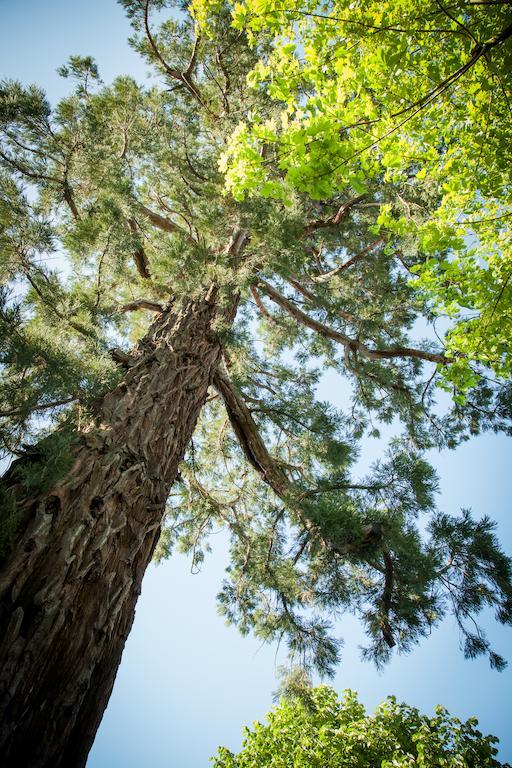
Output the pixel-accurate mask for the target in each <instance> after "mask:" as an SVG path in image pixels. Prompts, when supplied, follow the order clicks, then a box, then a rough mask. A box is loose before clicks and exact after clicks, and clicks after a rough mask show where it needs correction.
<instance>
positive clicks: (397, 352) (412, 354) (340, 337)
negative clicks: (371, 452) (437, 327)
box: [257, 277, 453, 365]
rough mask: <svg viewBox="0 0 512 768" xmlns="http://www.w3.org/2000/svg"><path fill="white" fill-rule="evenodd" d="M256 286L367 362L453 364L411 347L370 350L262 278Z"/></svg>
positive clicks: (325, 335) (287, 310)
mask: <svg viewBox="0 0 512 768" xmlns="http://www.w3.org/2000/svg"><path fill="white" fill-rule="evenodd" d="M257 285H258V286H259V287H260V288H261V289H262V290H263V291H264V292H265V293H266V294H267V296H269V298H270V299H272V301H273V302H274V303H275V304H277V305H278V306H280V307H281V308H282V309H284V310H285V311H286V312H288V314H290V315H291V316H292V317H293V318H295V320H297V321H298V322H299V323H301V324H302V325H304V326H306V328H310V329H311V330H312V331H315V332H316V333H318V334H320V335H321V336H324V337H325V338H327V339H332V340H333V341H337V342H338V343H339V344H342V345H343V346H344V347H345V349H347V350H348V351H350V352H352V353H353V354H358V355H360V356H361V357H364V358H366V359H368V360H390V359H392V358H395V357H398V358H416V359H418V360H426V361H428V362H431V363H437V364H438V365H448V364H449V363H451V362H453V359H452V358H449V357H446V356H445V355H441V354H437V353H435V352H426V351H425V350H422V349H415V348H413V347H402V346H396V347H386V348H384V349H382V348H381V349H371V348H370V347H367V346H366V345H365V344H363V343H362V342H360V341H358V340H357V339H351V338H350V336H347V335H346V334H345V333H342V332H341V331H336V330H334V328H331V327H330V326H328V325H325V324H324V323H321V322H319V321H318V320H315V319H314V318H312V317H310V315H308V314H307V313H306V312H303V311H302V310H301V309H299V307H297V306H296V305H295V304H294V303H293V302H292V301H290V300H289V299H287V298H286V297H285V296H283V294H282V293H279V291H277V290H276V289H275V288H274V287H273V286H272V285H270V283H267V281H266V280H264V279H263V278H261V277H260V278H258V282H257Z"/></svg>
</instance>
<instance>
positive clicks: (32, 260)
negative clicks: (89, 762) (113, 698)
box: [0, 0, 512, 767]
mask: <svg viewBox="0 0 512 768" xmlns="http://www.w3.org/2000/svg"><path fill="white" fill-rule="evenodd" d="M123 5H124V7H125V9H126V12H127V14H128V15H129V17H130V18H131V21H132V24H133V28H134V36H133V39H132V41H131V42H132V45H133V46H134V47H135V48H136V49H137V50H138V51H139V53H140V54H141V55H142V56H143V57H144V58H145V59H146V60H147V62H148V64H149V65H150V66H151V69H152V72H153V78H152V80H151V81H150V84H149V85H147V86H142V85H140V84H138V83H136V82H135V81H134V80H133V79H132V78H130V77H129V76H125V77H122V78H118V79H117V80H116V81H115V82H114V83H112V84H107V85H105V84H103V83H102V82H101V79H100V74H99V72H98V68H97V66H96V63H95V62H94V61H93V60H91V59H90V58H80V57H72V58H71V59H70V61H69V63H68V64H67V65H66V66H64V67H62V69H61V74H62V75H63V76H64V77H66V78H69V79H70V81H72V83H73V84H72V85H70V94H69V96H68V97H66V98H65V99H63V100H62V101H61V102H60V103H59V104H58V105H56V106H54V107H52V106H50V105H49V104H48V102H47V100H46V98H45V96H44V94H43V93H42V92H41V91H40V90H39V89H38V88H37V87H35V86H30V87H27V86H24V85H21V84H19V83H14V82H9V83H3V84H2V86H1V92H0V134H1V136H0V138H1V144H0V164H1V165H0V220H1V224H2V229H1V235H0V246H1V247H0V269H1V272H2V281H3V285H4V288H3V292H2V295H1V305H0V338H1V363H2V369H1V380H0V439H1V441H2V449H3V451H4V454H5V455H6V456H10V457H14V461H13V462H12V464H11V465H10V467H9V469H8V470H7V471H6V473H5V475H4V477H3V478H2V481H1V484H0V500H1V521H0V522H1V529H0V530H1V534H0V535H1V557H2V564H1V566H0V588H1V592H0V621H1V622H2V628H3V632H4V634H3V636H4V637H6V638H7V640H6V641H5V643H4V645H3V647H2V653H3V654H4V656H3V657H2V659H1V660H0V666H1V668H2V670H3V672H2V674H1V675H0V711H1V712H2V713H3V716H2V722H3V725H2V728H1V729H0V734H1V740H2V744H4V745H5V747H4V750H5V754H6V755H7V758H6V762H5V764H6V765H20V764H22V762H23V760H25V761H26V759H28V758H27V755H28V754H29V753H28V752H27V751H26V750H29V749H30V747H29V746H28V744H27V739H26V738H25V732H24V730H23V728H24V727H25V726H22V725H20V723H21V721H22V720H23V718H22V717H21V713H24V712H26V711H27V710H28V711H29V712H31V718H32V719H30V718H28V719H27V722H26V727H27V728H28V729H29V731H28V732H30V730H31V739H32V741H34V734H37V735H38V739H39V740H37V739H36V742H37V743H38V749H39V751H38V755H37V758H36V756H35V755H31V756H30V759H31V760H33V762H32V763H31V764H33V765H34V766H36V765H37V766H49V765H52V766H60V765H62V766H64V765H65V766H67V767H69V766H75V765H76V766H81V765H83V764H84V763H85V759H86V756H87V751H88V749H89V748H90V745H91V743H92V739H93V738H94V733H95V730H96V728H97V725H98V723H99V720H100V719H101V715H102V712H103V709H104V707H105V706H106V703H107V701H108V696H109V694H110V691H111V688H112V684H113V680H114V677H115V672H116V669H117V665H118V663H119V660H120V656H121V653H122V648H123V645H124V641H125V639H126V635H127V633H128V631H129V628H130V626H131V622H132V620H133V613H134V607H135V602H136V599H137V596H138V591H139V589H140V580H141V578H142V575H143V573H144V569H145V567H146V566H147V564H148V562H149V560H150V558H151V556H152V554H153V551H154V548H155V545H156V541H157V540H158V537H159V534H160V528H161V526H162V523H164V527H163V534H162V536H161V539H160V544H159V550H158V556H159V557H163V556H166V555H168V554H170V553H171V551H172V548H173V546H175V545H178V546H179V547H180V548H182V549H184V550H186V551H190V552H191V553H192V558H193V563H194V566H198V565H199V564H200V562H201V560H202V558H203V557H204V553H205V551H207V549H208V536H209V533H210V532H211V531H212V530H213V529H218V528H219V527H226V528H227V529H228V530H229V532H230V535H231V542H232V546H231V562H230V565H229V567H228V573H227V578H226V581H225V583H224V585H223V587H222V590H221V593H220V606H221V609H222V611H223V613H224V614H225V616H226V617H227V619H228V620H229V621H231V622H233V623H235V624H237V625H238V627H239V628H240V630H241V631H242V632H249V631H253V632H255V633H256V634H257V635H259V636H260V637H262V638H264V639H265V640H272V639H281V638H284V639H285V640H286V642H287V643H288V645H289V647H290V650H291V652H292V654H293V655H295V656H296V657H297V658H300V659H301V660H302V661H303V662H304V663H306V664H314V665H316V667H317V668H318V669H319V670H320V671H321V672H322V673H330V672H331V671H332V670H333V667H334V665H335V664H336V662H337V660H338V655H339V648H340V639H339V638H336V637H334V636H333V635H332V631H331V628H330V620H331V618H332V616H334V615H337V614H339V613H340V612H343V611H350V612H355V613H356V614H357V615H358V616H359V617H360V619H361V621H362V622H363V624H364V626H365V629H366V632H367V635H368V646H367V649H366V650H365V655H366V656H367V657H368V658H371V659H373V660H374V661H375V662H376V663H377V664H382V663H384V662H385V661H386V660H387V659H388V658H389V656H390V654H391V652H392V650H393V649H394V648H396V649H397V650H399V651H407V650H409V649H410V648H411V647H412V646H413V645H414V644H415V643H416V642H418V640H419V639H420V638H422V637H423V636H425V635H426V634H428V633H430V631H431V629H432V627H433V626H434V625H436V624H437V623H438V622H439V621H440V620H441V619H442V617H443V616H444V615H445V614H447V613H453V614H454V615H455V617H456V620H457V622H458V624H459V627H460V629H461V635H462V638H463V645H464V652H465V654H466V656H469V657H472V656H475V655H477V654H479V653H486V654H488V656H489V659H490V662H491V665H492V666H494V667H497V668H501V667H503V665H504V663H505V662H504V660H503V659H502V658H501V656H499V655H498V654H497V653H496V652H495V651H494V650H492V649H491V647H490V645H489V642H488V640H487V638H486V637H485V635H484V634H483V632H482V630H481V629H480V628H479V627H478V625H477V624H476V621H475V619H476V617H477V615H478V613H479V612H480V611H481V609H482V608H484V607H489V606H490V607H491V608H493V609H494V610H495V612H496V617H497V619H498V620H499V621H500V622H502V623H510V621H511V619H512V586H511V576H512V567H511V562H510V560H509V559H508V558H507V557H506V556H505V555H504V554H503V552H502V551H501V549H500V547H499V544H498V542H497V540H496V537H495V534H494V531H493V528H494V527H493V524H492V522H491V521H490V520H489V519H488V518H487V517H485V518H483V519H481V520H478V519H475V518H473V517H472V515H471V514H470V513H469V512H463V513H462V514H461V515H457V513H456V511H454V510H450V511H449V514H440V513H439V512H437V511H436V508H435V496H436V488H437V480H436V475H435V471H434V469H433V468H432V467H431V466H430V465H429V464H428V462H427V461H426V460H425V457H424V452H425V450H426V449H430V448H433V447H450V448H453V447H455V446H456V445H457V444H458V443H460V442H461V441H462V440H465V439H467V438H468V437H469V436H470V435H472V434H478V433H479V432H480V431H482V430H485V429H493V430H505V431H507V432H509V431H510V416H511V411H512V392H511V388H510V385H509V384H508V383H507V381H506V380H505V378H503V377H502V378H498V379H496V378H492V377H491V376H489V375H487V374H488V373H489V365H487V363H488V360H487V359H486V358H485V357H482V359H480V358H478V359H472V360H471V366H472V367H471V376H470V377H469V378H468V377H467V376H466V377H465V378H464V379H463V380H462V379H461V376H460V375H457V376H454V377H452V378H450V375H449V371H450V370H451V368H452V367H453V366H457V364H458V362H459V361H460V360H464V361H466V360H467V359H468V358H467V357H464V354H465V353H464V350H463V349H461V350H459V351H457V350H454V348H453V344H452V343H451V342H450V345H451V346H450V348H449V349H448V350H447V349H446V348H445V341H444V340H443V338H442V337H439V338H435V340H434V341H432V339H428V338H427V339H425V340H422V339H420V338H418V337H419V336H420V335H421V334H419V333H418V330H417V328H418V327H423V326H425V328H426V330H425V333H427V332H428V328H427V327H426V322H429V321H431V320H432V304H431V302H430V300H429V298H428V296H426V295H425V293H424V292H423V293H422V292H418V291H417V290H415V287H414V284H413V282H412V281H411V273H414V272H415V270H416V267H420V268H422V267H423V265H424V264H425V251H424V249H423V246H424V244H422V239H421V237H420V236H419V235H418V227H417V224H418V222H419V221H420V222H428V221H429V220H430V217H431V216H432V215H433V213H435V215H436V216H437V215H438V214H439V200H440V196H442V187H441V181H440V180H439V179H438V178H436V177H433V178H428V179H425V178H424V175H422V174H419V173H416V174H412V175H411V174H409V175H408V174H407V173H391V174H390V173H389V172H388V171H387V170H386V169H380V170H378V169H377V170H375V169H374V172H372V173H371V174H369V175H368V178H366V179H365V180H364V185H363V184H362V183H361V180H360V178H359V176H358V175H357V174H356V175H353V176H350V177H349V178H348V179H347V181H346V183H343V184H337V183H336V180H335V179H334V180H332V183H330V184H329V185H327V186H326V187H325V189H324V188H323V189H322V194H314V195H311V190H309V189H307V188H304V187H301V186H300V185H296V186H294V185H290V184H288V185H287V189H286V195H276V194H274V191H275V187H272V188H271V189H261V190H259V193H258V194H256V195H254V194H253V195H252V196H251V197H247V196H244V194H242V193H240V194H239V193H237V192H236V191H235V194H234V195H233V194H232V193H231V191H232V190H231V191H230V186H229V185H230V184H231V182H230V181H229V178H230V177H229V176H228V182H229V184H228V188H226V175H225V164H224V165H223V162H224V161H223V160H222V158H223V156H224V155H225V152H226V147H231V149H232V147H233V146H234V145H233V136H236V135H237V131H238V132H240V131H239V125H240V122H241V121H247V122H250V121H252V120H254V116H256V115H257V116H258V119H260V120H262V121H263V122H264V123H265V121H272V120H277V119H278V118H279V119H281V117H280V116H281V112H282V104H281V102H280V99H281V96H280V94H278V93H270V94H268V93H267V92H266V91H265V90H264V89H261V88H249V87H248V84H247V78H248V75H249V73H251V72H252V71H254V67H255V66H256V65H257V63H258V61H259V60H260V57H261V56H264V55H267V53H268V51H269V49H270V48H269V46H270V45H271V43H270V42H269V40H266V39H265V38H263V39H260V40H258V42H257V44H255V43H254V40H253V39H251V40H248V38H247V35H246V33H245V32H244V30H243V29H237V28H236V27H235V26H233V23H232V17H231V11H230V8H229V7H227V6H224V5H221V4H219V5H216V6H215V8H214V9H213V11H212V12H210V11H208V16H207V19H206V20H204V19H203V20H202V21H201V24H199V23H198V21H197V20H196V19H197V16H198V12H197V10H195V14H196V19H194V18H193V17H192V16H191V15H190V14H189V13H188V11H187V10H186V9H184V8H182V7H180V6H179V5H178V6H176V5H175V4H173V3H166V2H162V1H161V0H125V1H124V2H123ZM239 26H240V25H239ZM432 130H433V131H434V130H435V129H434V128H432ZM270 143H271V142H270V139H269V144H270ZM239 146H240V152H241V153H243V152H246V153H249V154H251V153H253V154H254V151H256V154H257V157H258V162H259V161H260V160H261V162H262V163H265V164H268V166H269V167H270V168H271V169H272V174H273V175H274V176H275V177H276V178H278V179H281V178H282V177H283V175H284V171H285V169H284V168H283V164H282V162H281V160H280V158H279V154H278V153H277V154H276V153H275V152H274V151H273V150H272V148H271V147H267V144H266V140H265V141H263V144H262V145H261V146H258V147H257V150H254V147H252V148H251V147H249V146H248V145H247V144H244V142H243V141H242V140H240V145H239ZM230 151H231V150H230ZM273 183H274V182H273ZM276 183H277V182H276ZM279 183H280V182H279ZM242 191H243V190H242ZM397 206H398V207H400V206H405V208H406V209H407V210H412V211H414V221H415V224H414V226H413V225H410V226H409V224H408V223H407V221H406V220H405V219H404V221H403V222H402V224H401V226H400V227H396V226H395V224H394V223H393V222H391V220H388V219H384V218H383V214H382V211H383V210H396V209H397ZM498 293H499V292H498ZM499 298H500V296H499V295H497V296H496V298H495V301H496V302H498V299H499ZM418 321H421V322H418ZM430 335H431V336H432V334H430ZM486 360H487V362H486ZM465 365H466V362H464V366H465ZM486 365H487V367H486ZM491 367H492V366H491ZM459 368H460V366H459ZM328 369H330V370H332V371H333V372H334V373H335V374H336V375H337V376H338V377H339V378H338V380H339V381H340V382H343V389H344V391H345V392H346V396H345V405H344V407H343V409H336V408H334V407H333V406H332V405H331V404H329V403H326V402H323V401H321V400H320V399H319V398H318V396H317V388H318V384H319V381H320V379H321V376H322V373H323V372H324V371H325V370H328ZM464 370H466V368H464ZM447 372H448V373H447ZM439 381H441V382H444V386H445V387H446V386H448V387H449V388H450V390H451V394H452V395H453V398H452V399H451V400H450V401H449V403H448V405H446V406H445V407H444V410H443V409H442V408H440V407H438V406H436V402H435V401H436V391H437V390H436V384H437V383H438V382H439ZM446 382H449V384H448V385H447V383H446ZM340 386H341V384H340ZM444 399H445V400H446V398H444ZM391 423H393V430H394V433H395V437H394V438H393V439H392V440H390V441H389V445H387V446H386V445H382V442H383V441H381V443H380V444H379V452H380V457H379V458H378V459H376V460H375V461H374V462H373V465H372V467H371V469H370V470H369V471H368V472H367V473H366V474H364V476H362V477H361V476H358V473H357V472H356V471H355V469H354V464H355V461H356V458H357V456H358V453H359V450H360V444H361V441H362V440H363V439H364V438H367V437H371V438H373V439H374V440H376V439H378V438H379V427H380V425H381V424H384V425H386V424H391ZM374 444H375V443H374ZM185 452H186V455H185ZM183 459H184V460H183ZM182 460H183V461H182ZM180 462H181V465H180ZM179 465H180V469H179V473H178V466H179ZM164 516H165V521H164ZM31 664H32V666H30V665H31ZM63 680H65V684H64V683H63V682H62V681H63ZM57 691H59V695H57V693H56V692H57ZM15 723H16V727H15V726H14V724H15ZM13 733H14V734H15V735H14V736H13ZM9 760H10V762H9Z"/></svg>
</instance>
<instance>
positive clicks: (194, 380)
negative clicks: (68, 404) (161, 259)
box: [0, 289, 234, 768]
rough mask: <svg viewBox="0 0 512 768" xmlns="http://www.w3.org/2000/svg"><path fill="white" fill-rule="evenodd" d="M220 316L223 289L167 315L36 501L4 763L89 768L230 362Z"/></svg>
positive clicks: (11, 671)
mask: <svg viewBox="0 0 512 768" xmlns="http://www.w3.org/2000/svg"><path fill="white" fill-rule="evenodd" d="M215 313H216V307H215V292H214V290H213V289H211V290H210V291H209V292H208V293H206V294H205V296H204V297H203V298H202V299H201V300H197V301H187V302H185V303H184V304H183V305H182V306H181V308H180V309H177V310H173V311H168V312H163V313H162V314H161V315H160V316H159V317H158V318H157V319H156V321H155V322H154V323H153V325H152V326H151V328H150V330H149V332H148V334H147V335H146V337H145V338H144V340H143V341H142V342H141V343H140V344H139V347H138V350H137V352H136V354H135V356H134V361H133V365H132V366H131V368H130V369H129V370H128V372H127V374H126V377H125V380H124V382H123V383H122V384H121V385H120V386H118V387H117V388H116V389H115V390H113V391H112V392H110V393H109V394H108V395H107V396H106V397H105V398H104V399H103V401H102V403H101V405H100V407H99V409H98V412H97V416H96V418H95V419H94V422H93V423H92V424H90V425H89V427H88V429H87V430H84V432H82V434H81V435H80V438H79V441H78V443H77V446H76V447H75V448H74V449H73V456H72V458H73V467H72V469H71V471H70V472H69V473H68V474H67V476H66V477H65V478H63V479H62V480H61V481H59V482H58V483H57V484H55V485H54V487H53V488H52V489H51V491H50V492H49V493H47V494H46V495H45V496H44V497H39V498H36V499H31V500H27V501H26V502H25V504H24V510H23V512H24V519H26V520H27V523H26V524H25V527H24V529H23V531H22V533H21V534H20V538H19V540H18V542H17V546H16V548H15V550H14V551H13V552H12V553H11V555H10V556H9V557H8V559H7V560H6V562H5V563H4V565H3V567H2V569H1V570H0V764H1V765H2V767H3V768H14V767H16V768H82V766H84V765H85V762H86V760H87V755H88V752H89V750H90V748H91V746H92V742H93V740H94V737H95V734H96V730H97V728H98V726H99V723H100V721H101V718H102V715H103V712H104V710H105V707H106V705H107V702H108V699H109V696H110V693H111V690H112V687H113V684H114V679H115V676H116V672H117V668H118V666H119V662H120V659H121V654H122V651H123V647H124V644H125V641H126V638H127V635H128V633H129V631H130V628H131V625H132V622H133V618H134V612H135V603H136V601H137V598H138V596H139V593H140V588H141V581H142V577H143V575H144V571H145V569H146V567H147V565H148V563H149V562H150V559H151V556H152V553H153V550H154V547H155V545H156V542H157V540H158V537H159V534H160V525H161V521H162V516H163V513H164V508H165V502H166V499H167V496H168V493H169V489H170V486H171V484H172V482H173V481H174V479H175V478H176V474H177V471H178V465H179V462H180V461H181V459H182V458H183V454H184V452H185V449H186V447H187V445H188V443H189V441H190V439H191V437H192V433H193V430H194V427H195V425H196V421H197V417H198V415H199V411H200V409H201V407H202V405H203V403H204V401H205V399H206V395H207V390H208V386H209V384H210V383H211V381H212V377H213V373H214V371H215V368H216V366H217V363H218V359H219V356H220V345H219V342H218V340H217V338H216V336H215V334H214V333H213V332H212V329H211V325H212V320H213V319H214V317H215ZM232 314H234V313H232ZM230 319H232V317H230ZM13 478H14V479H13ZM15 479H16V471H15V470H14V471H12V470H11V472H10V473H7V476H6V478H4V482H6V483H8V484H12V483H15ZM15 491H16V488H15Z"/></svg>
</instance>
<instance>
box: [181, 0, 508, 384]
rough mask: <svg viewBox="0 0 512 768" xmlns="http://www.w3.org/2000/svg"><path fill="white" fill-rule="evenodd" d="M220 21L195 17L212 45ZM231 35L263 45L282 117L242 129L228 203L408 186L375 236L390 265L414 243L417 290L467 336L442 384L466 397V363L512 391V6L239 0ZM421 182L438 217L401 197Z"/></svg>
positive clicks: (247, 122) (201, 14)
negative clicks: (383, 183)
mask: <svg viewBox="0 0 512 768" xmlns="http://www.w3.org/2000/svg"><path fill="white" fill-rule="evenodd" d="M216 7H218V3H217V2H216V0H193V2H192V8H193V9H194V12H195V15H196V17H197V18H198V20H199V21H201V22H202V24H203V26H205V27H206V29H208V13H211V12H212V10H214V9H215V8H216ZM233 23H234V25H235V27H236V28H238V29H242V30H245V31H246V32H247V34H248V35H249V39H250V40H251V41H252V42H253V45H254V46H255V48H258V45H259V43H260V42H261V43H262V44H263V45H264V48H261V47H260V48H259V50H260V51H261V52H262V54H263V55H262V58H261V60H260V61H259V62H258V64H257V65H256V66H255V67H254V69H253V70H252V72H251V73H250V75H249V78H248V81H249V83H250V84H251V85H252V86H253V87H257V88H260V89H263V90H264V91H266V92H267V93H268V94H269V95H270V96H271V97H272V98H275V99H276V100H278V102H279V103H280V105H281V109H280V110H279V111H278V112H277V114H275V115H273V116H272V117H270V118H268V117H267V118H266V116H264V115H261V114H260V113H254V114H251V115H245V116H244V119H243V120H242V121H241V122H240V123H239V125H238V126H237V128H236V130H235V132H234V133H233V135H232V138H231V141H230V144H229V147H228V149H227V151H226V152H225V153H224V155H223V159H222V163H223V167H225V168H226V169H227V177H226V178H227V183H228V188H229V189H230V190H232V192H233V193H234V194H235V195H236V196H238V197H240V196H242V195H244V194H249V195H254V194H263V195H270V196H272V197H276V198H281V199H286V198H287V195H288V194H289V190H290V189H297V190H301V191H306V192H307V193H308V194H310V195H312V196H313V197H314V198H317V199H325V197H326V196H329V195H331V194H332V193H333V192H336V193H339V192H340V191H341V190H344V189H345V190H347V191H348V190H350V189H355V190H357V191H358V192H364V191H365V190H366V189H368V186H369V185H370V184H371V182H372V180H374V179H376V178H382V177H384V178H385V179H386V180H388V181H392V182H393V183H395V184H399V185H401V186H402V190H403V194H400V195H399V196H398V197H396V198H395V199H394V200H393V201H390V200H382V202H381V206H380V214H379V216H378V218H377V222H376V224H375V225H374V229H375V232H376V233H379V234H384V233H385V234H386V237H387V239H388V248H389V250H390V251H392V250H395V249H396V248H400V247H401V241H402V238H403V235H404V234H405V233H408V234H414V237H415V238H416V240H417V244H418V247H419V249H420V251H421V259H419V260H417V261H416V263H415V264H414V265H411V266H412V271H413V272H415V273H416V274H417V275H419V278H418V280H417V281H416V287H417V289H420V290H421V291H423V292H424V294H425V296H426V297H427V298H428V300H429V302H430V305H431V307H432V309H433V310H434V311H435V312H436V314H443V313H444V314H446V315H447V316H448V317H449V318H450V319H451V320H452V321H456V322H454V323H453V325H452V327H451V328H450V332H449V333H448V335H447V348H448V350H449V351H450V352H451V353H453V354H462V357H461V358H460V359H459V360H458V361H457V363H456V364H455V365H452V366H451V367H450V368H449V369H446V370H445V372H444V373H445V376H446V379H447V381H451V382H455V383H456V384H457V385H458V387H459V388H461V389H462V390H464V389H467V388H468V387H469V386H471V384H472V383H473V382H474V381H475V375H474V373H473V371H472V366H471V361H482V362H484V363H485V364H486V365H488V366H489V367H490V368H491V369H492V370H494V372H495V373H496V374H498V375H499V376H510V372H511V367H510V366H511V359H510V338H511V336H512V325H511V316H512V315H511V302H512V286H511V285H510V278H511V274H512V264H511V262H510V253H511V226H510V222H511V218H510V217H511V216H512V208H511V205H512V200H511V197H510V171H509V164H510V159H511V157H510V155H511V152H510V147H511V146H512V135H511V127H510V126H511V125H512V121H511V117H512V102H511V97H510V93H511V89H512V75H511V73H512V45H511V36H512V9H511V5H510V2H508V1H505V2H500V1H499V0H498V1H497V2H491V3H489V2H472V1H471V0H470V1H469V2H466V1H465V0H462V1H459V0H457V2H455V3H450V4H449V5H448V4H444V3H442V2H440V0H422V2H420V3H418V2H411V1H410V0H400V1H399V2H397V0H390V2H352V1H351V0H339V1H338V0H335V1H334V2H317V0H312V1H311V2H297V0H294V2H286V3H284V4H283V3H282V2H275V1H274V0H266V1H264V2H262V1H261V0H244V2H237V3H235V4H234V6H233ZM263 149H264V151H262V150H263ZM414 179H428V180H429V181H430V183H432V184H434V185H435V188H436V192H437V200H436V202H435V204H434V205H433V206H431V207H430V210H429V215H428V216H425V215H424V213H425V211H424V210H422V208H421V207H420V206H418V205H417V204H416V203H415V202H413V201H408V198H407V194H405V190H407V189H408V187H409V186H410V185H411V183H413V180H414Z"/></svg>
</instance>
